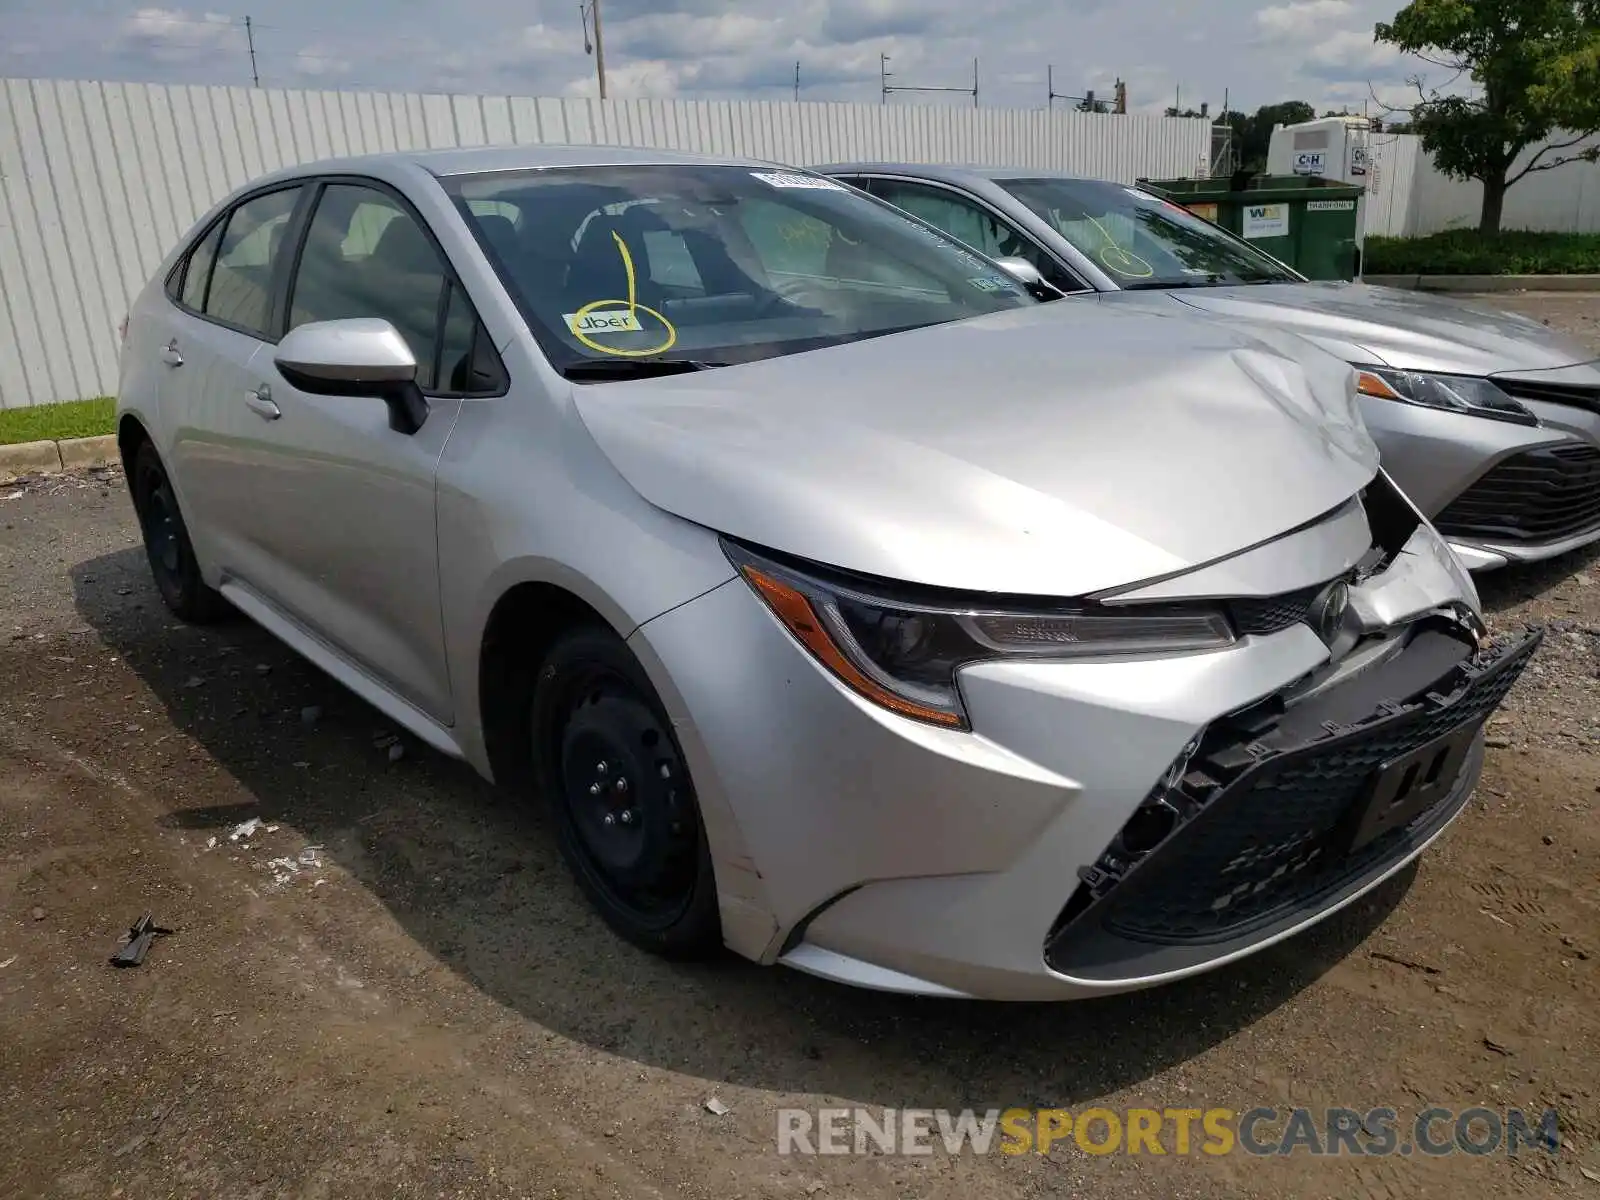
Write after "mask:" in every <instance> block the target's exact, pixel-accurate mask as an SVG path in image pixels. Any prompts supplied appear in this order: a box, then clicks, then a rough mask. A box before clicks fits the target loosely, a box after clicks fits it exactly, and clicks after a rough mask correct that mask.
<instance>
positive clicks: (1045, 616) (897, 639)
mask: <svg viewBox="0 0 1600 1200" xmlns="http://www.w3.org/2000/svg"><path fill="white" fill-rule="evenodd" d="M723 548H724V550H725V551H726V552H727V555H728V558H729V559H730V560H731V561H732V562H733V565H734V566H735V567H736V568H738V570H739V573H740V574H741V575H743V576H744V578H745V580H746V581H747V582H748V583H749V584H750V586H751V587H753V588H754V589H755V590H756V594H757V595H759V596H760V597H761V598H762V600H764V601H765V602H766V604H767V607H768V608H770V609H771V610H772V612H773V614H774V615H775V616H776V617H777V618H778V620H780V621H781V622H783V624H784V627H785V628H787V629H788V630H789V632H790V633H791V634H793V635H794V636H795V638H796V639H797V640H798V641H799V642H800V644H801V645H803V646H804V647H805V648H806V649H807V650H809V651H810V652H811V654H812V655H813V656H814V657H815V658H816V659H817V660H818V661H819V662H821V663H822V664H823V666H825V667H827V668H828V669H829V670H830V671H832V672H833V674H834V675H836V676H837V677H838V678H839V679H840V680H841V681H842V682H843V683H845V684H846V685H847V686H848V687H850V688H852V689H853V690H854V691H856V692H857V693H858V694H860V695H861V696H864V697H865V698H866V699H868V700H871V701H872V702H873V703H875V704H878V705H881V706H882V707H884V708H887V709H889V710H890V711H892V712H896V713H899V714H901V715H902V716H907V717H913V718H915V719H917V720H919V721H927V722H929V723H931V724H934V725H943V726H946V727H948V728H952V729H965V728H967V719H966V713H965V712H964V710H963V709H962V707H961V697H960V694H959V693H958V691H957V690H956V671H957V670H958V669H960V668H961V667H962V666H964V665H966V664H967V663H972V662H980V661H983V660H986V659H1002V658H1035V659H1039V658H1046V659H1067V658H1084V657H1090V656H1100V655H1113V654H1116V655H1137V654H1176V653H1179V652H1182V651H1186V650H1215V649H1219V648H1221V647H1223V646H1228V645H1231V644H1232V643H1233V641H1234V635H1233V629H1232V627H1231V626H1230V625H1229V624H1228V620H1227V617H1225V616H1224V615H1223V614H1222V613H1221V612H1220V611H1218V610H1216V609H1213V608H1208V607H1188V606H1173V605H1138V606H1132V605H1130V606H1128V607H1126V608H1121V609H1118V608H1108V607H1106V606H1103V605H1074V606H1065V605H1063V606H1061V607H1058V608H1052V609H1047V610H1042V611H1031V610H1025V609H1020V608H1018V609H1011V608H1006V607H1001V606H995V607H992V608H991V607H988V606H983V607H978V606H974V605H970V604H962V603H950V604H943V603H930V602H927V601H923V600H917V601H911V600H907V599H903V598H900V597H897V596H894V595H893V594H891V592H890V589H889V588H888V587H887V586H884V587H882V588H881V589H880V587H879V585H873V584H864V583H861V582H857V581H851V582H845V581H843V580H838V579H827V578H823V577H822V576H821V575H820V574H818V573H814V572H812V571H810V570H802V569H800V568H797V567H793V566H788V565H785V564H782V563H777V562H773V561H772V560H770V559H767V558H764V557H762V556H760V555H757V554H754V553H752V552H751V551H749V550H747V549H745V548H744V547H742V546H739V545H736V544H734V543H732V542H727V541H724V542H723Z"/></svg>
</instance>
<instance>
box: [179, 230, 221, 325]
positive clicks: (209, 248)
mask: <svg viewBox="0 0 1600 1200" xmlns="http://www.w3.org/2000/svg"><path fill="white" fill-rule="evenodd" d="M222 226H223V222H221V221H218V222H217V223H216V224H215V225H213V226H212V227H211V232H210V233H208V234H206V236H205V237H204V238H202V239H201V240H200V244H199V245H198V246H196V247H195V248H194V249H193V250H192V251H190V252H189V261H188V262H187V263H185V264H184V268H183V290H182V291H181V292H180V293H179V295H178V300H179V302H180V303H181V304H182V305H183V306H184V307H185V308H190V309H193V310H194V311H195V312H203V311H205V305H206V288H207V286H209V285H210V283H211V265H212V264H213V263H214V262H216V260H217V246H218V245H219V244H220V243H221V241H222Z"/></svg>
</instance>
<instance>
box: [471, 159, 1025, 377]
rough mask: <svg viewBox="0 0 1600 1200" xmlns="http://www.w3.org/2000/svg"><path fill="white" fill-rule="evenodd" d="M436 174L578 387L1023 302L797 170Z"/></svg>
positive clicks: (936, 236)
mask: <svg viewBox="0 0 1600 1200" xmlns="http://www.w3.org/2000/svg"><path fill="white" fill-rule="evenodd" d="M443 182H444V185H445V187H446V189H447V190H448V191H449V192H450V193H451V194H452V195H453V196H454V197H455V200H456V203H457V206H458V207H459V208H460V210H461V212H462V214H463V216H464V217H465V218H466V220H467V222H468V224H469V226H471V227H472V229H473V230H474V232H475V233H476V234H477V236H478V239H479V241H480V242H481V243H482V244H483V246H484V248H485V249H486V251H487V252H488V254H489V257H490V259H491V261H492V262H494V264H495V267H496V269H497V271H498V272H499V273H500V276H501V278H502V280H503V281H504V282H505V284H506V285H507V287H508V288H509V289H510V291H511V294H512V295H513V296H514V297H515V298H516V299H517V302H518V304H519V305H520V306H521V308H522V311H523V313H524V315H525V316H526V317H527V319H528V323H529V325H530V327H531V328H532V330H533V333H534V336H535V337H537V338H538V340H539V342H540V344H541V345H542V346H543V347H544V350H545V353H546V354H548V355H549V356H550V359H551V361H552V362H553V363H554V365H555V366H556V368H557V369H558V370H561V371H564V372H566V373H568V374H571V375H573V376H574V377H575V378H579V377H581V378H585V379H602V378H623V377H626V376H627V375H628V374H629V373H630V370H629V368H627V367H626V366H625V365H624V364H627V363H630V362H631V363H635V364H637V366H638V368H639V370H638V372H637V373H640V374H642V373H646V372H648V371H651V370H654V369H658V368H660V367H661V366H663V365H664V360H670V361H671V362H673V363H685V364H688V363H692V364H693V365H695V366H717V365H724V364H727V363H732V362H748V361H752V360H755V359H761V358H772V357H775V356H777V355H782V354H793V353H797V352H800V351H804V350H813V349H817V348H819V347H822V346H828V345H836V344H838V343H841V342H848V341H855V340H859V339H861V338H866V337H873V336H876V335H879V334H885V333H892V332H896V331H899V330H904V329H914V328H917V327H920V326H926V325H938V324H941V323H944V322H947V321H957V320H961V319H962V318H965V317H975V316H980V315H982V314H985V313H993V312H998V311H1001V310H1004V309H1009V308H1016V307H1018V306H1021V305H1028V304H1032V303H1034V300H1033V299H1032V297H1031V296H1029V295H1028V293H1027V292H1026V291H1025V290H1024V289H1023V287H1022V285H1021V284H1019V283H1017V282H1016V281H1015V280H1013V279H1012V278H1011V277H1010V276H1008V275H1006V273H1005V272H1004V271H1002V270H1001V269H1000V268H999V267H997V266H996V265H995V264H994V263H992V262H990V261H989V260H987V259H984V258H981V257H979V256H978V255H976V254H974V253H972V252H971V251H969V250H967V249H965V248H964V247H962V246H961V245H959V244H958V243H956V242H954V241H952V240H950V239H949V238H947V237H945V236H944V235H943V234H940V233H938V232H937V231H935V230H932V229H930V228H928V227H927V226H925V225H923V224H921V223H920V222H918V221H915V220H913V219H911V218H909V217H907V216H905V215H904V214H901V213H899V212H898V211H897V210H895V209H893V208H890V207H889V206H888V205H885V204H883V203H881V202H879V201H876V200H873V199H870V198H869V197H867V196H864V195H862V194H860V193H859V192H856V191H854V190H852V189H850V188H847V187H845V186H843V185H842V184H839V183H837V182H835V181H833V180H830V179H823V178H821V177H819V176H815V175H810V174H806V173H802V172H794V171H783V170H779V169H777V168H773V169H770V170H769V169H761V168H754V167H735V166H701V165H698V164H696V165H688V166H683V165H666V166H663V165H627V166H609V167H582V168H543V169H533V170H525V171H510V172H501V173H496V174H491V175H469V176H458V177H452V178H447V179H445V180H444V181H443ZM600 364H609V366H607V367H604V368H602V367H601V366H600Z"/></svg>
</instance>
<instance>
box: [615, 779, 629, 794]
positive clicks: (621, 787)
mask: <svg viewBox="0 0 1600 1200" xmlns="http://www.w3.org/2000/svg"><path fill="white" fill-rule="evenodd" d="M627 790H628V781H627V780H626V779H619V780H617V791H619V792H625V791H627Z"/></svg>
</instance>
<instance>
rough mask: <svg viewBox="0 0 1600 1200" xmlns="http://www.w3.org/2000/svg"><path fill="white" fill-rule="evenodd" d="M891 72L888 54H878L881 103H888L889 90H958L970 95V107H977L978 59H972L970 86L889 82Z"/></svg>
mask: <svg viewBox="0 0 1600 1200" xmlns="http://www.w3.org/2000/svg"><path fill="white" fill-rule="evenodd" d="M891 77H892V73H891V72H890V70H889V56H888V55H887V54H881V53H880V54H879V55H878V88H879V90H880V91H881V92H882V93H883V103H885V104H887V103H889V93H890V92H960V93H961V94H962V95H964V96H971V97H972V107H973V108H977V107H978V60H977V59H973V60H972V86H971V87H969V88H964V87H916V86H913V85H911V84H906V83H896V84H893V85H891V84H890V83H889V80H890V78H891Z"/></svg>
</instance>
